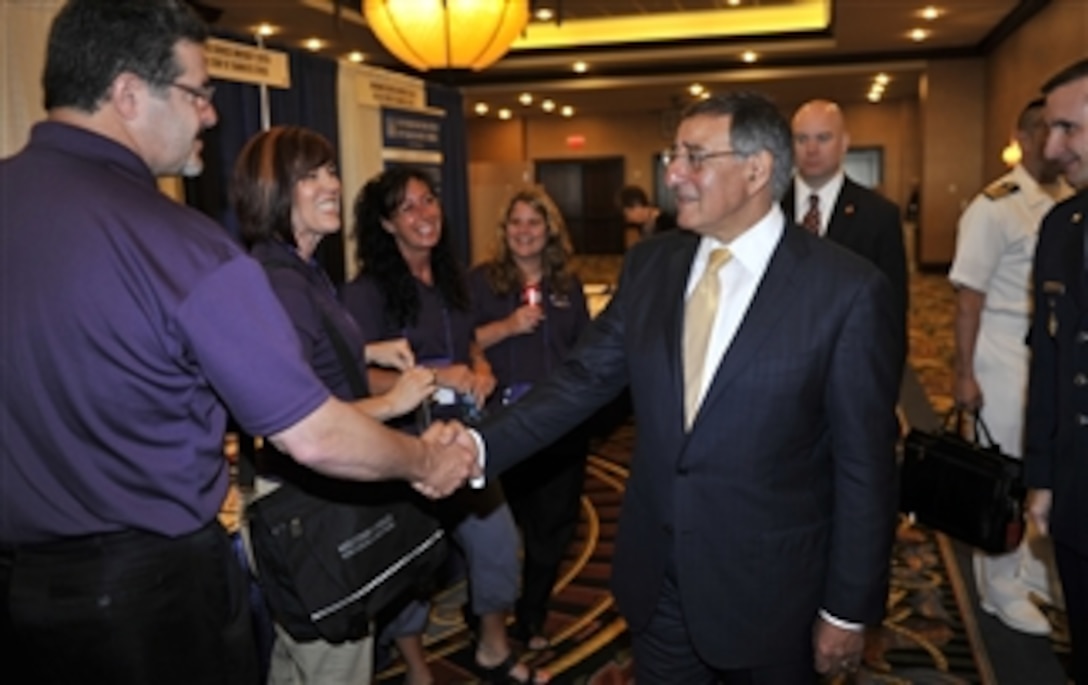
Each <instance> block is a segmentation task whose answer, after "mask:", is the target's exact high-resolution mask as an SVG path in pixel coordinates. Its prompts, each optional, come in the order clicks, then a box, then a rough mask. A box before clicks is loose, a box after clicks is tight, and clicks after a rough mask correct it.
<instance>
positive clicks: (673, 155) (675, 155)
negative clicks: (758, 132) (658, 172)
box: [661, 148, 743, 172]
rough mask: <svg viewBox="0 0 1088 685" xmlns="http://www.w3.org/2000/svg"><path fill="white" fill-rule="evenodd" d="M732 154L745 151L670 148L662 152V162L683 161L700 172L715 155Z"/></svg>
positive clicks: (726, 155)
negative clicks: (705, 150)
mask: <svg viewBox="0 0 1088 685" xmlns="http://www.w3.org/2000/svg"><path fill="white" fill-rule="evenodd" d="M730 155H737V156H743V153H740V152H737V151H736V150H719V151H717V152H704V151H702V150H688V149H686V148H685V149H681V150H678V149H676V148H668V149H667V150H663V151H662V152H661V163H662V164H663V165H665V166H669V165H670V164H672V163H673V162H679V161H683V162H684V163H685V164H687V165H688V168H689V169H691V170H692V171H695V172H698V171H701V170H702V168H703V164H704V163H705V162H706V160H708V159H714V158H715V157H728V156H730Z"/></svg>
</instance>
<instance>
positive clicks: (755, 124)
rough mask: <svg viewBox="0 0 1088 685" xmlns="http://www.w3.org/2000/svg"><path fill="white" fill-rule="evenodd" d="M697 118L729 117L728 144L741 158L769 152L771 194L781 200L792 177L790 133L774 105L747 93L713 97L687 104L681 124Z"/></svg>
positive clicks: (754, 94)
mask: <svg viewBox="0 0 1088 685" xmlns="http://www.w3.org/2000/svg"><path fill="white" fill-rule="evenodd" d="M697 116H712V117H729V118H730V125H729V144H730V145H731V146H732V148H733V149H734V150H736V151H737V153H738V154H739V155H740V156H742V157H751V156H752V155H754V154H756V153H758V152H761V151H763V150H766V151H767V152H769V153H771V159H772V160H773V168H772V169H771V192H772V194H773V195H774V200H775V202H778V201H779V200H781V199H782V196H783V195H785V194H786V190H787V189H788V188H789V186H790V180H791V177H792V175H793V134H792V133H791V132H790V125H789V122H787V121H786V118H785V117H784V116H783V115H782V112H781V111H779V109H778V107H777V106H776V105H775V104H774V102H772V101H771V100H770V99H769V98H768V97H767V96H765V95H763V94H761V93H754V92H748V91H738V92H733V93H726V94H724V95H712V96H710V97H709V98H707V99H706V100H699V101H698V102H695V103H693V104H691V105H689V106H688V107H687V108H686V109H685V110H684V111H683V112H682V113H681V115H680V121H684V120H686V119H691V118H692V117H697Z"/></svg>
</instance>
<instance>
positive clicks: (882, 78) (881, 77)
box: [873, 73, 892, 86]
mask: <svg viewBox="0 0 1088 685" xmlns="http://www.w3.org/2000/svg"><path fill="white" fill-rule="evenodd" d="M891 80H892V77H891V76H888V75H887V74H884V73H880V74H877V75H876V77H875V78H873V81H875V82H876V83H879V84H880V85H882V86H886V85H888V83H890V82H891Z"/></svg>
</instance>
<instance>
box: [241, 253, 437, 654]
mask: <svg viewBox="0 0 1088 685" xmlns="http://www.w3.org/2000/svg"><path fill="white" fill-rule="evenodd" d="M264 265H265V266H266V267H273V268H276V267H283V268H292V269H302V268H304V266H303V265H302V264H301V263H299V264H297V265H296V264H292V263H288V262H281V261H272V262H268V263H265V264H264ZM314 306H315V307H316V308H317V311H318V312H319V313H320V315H321V321H322V327H323V329H324V331H325V334H326V335H327V336H328V337H329V339H330V341H331V342H332V344H333V347H334V348H335V349H336V354H337V357H338V358H339V360H340V363H341V365H342V366H343V367H344V373H345V374H346V376H347V379H348V382H349V384H350V385H351V388H352V393H353V394H354V395H355V396H356V397H362V396H364V395H365V394H366V391H365V384H364V382H363V379H362V376H361V374H360V372H359V368H358V365H357V363H356V361H355V357H354V355H352V353H351V350H350V349H349V347H348V345H347V343H346V342H345V340H344V339H343V337H342V336H341V335H340V333H339V331H338V330H337V329H336V326H335V324H334V323H333V322H332V321H330V320H329V318H328V316H327V315H326V314H325V313H324V312H323V311H322V310H321V309H320V307H317V303H316V301H315V303H314ZM266 445H267V444H266ZM264 449H265V450H272V448H271V446H266V447H265V448H264ZM265 456H266V457H267V458H268V461H269V462H270V463H276V464H278V465H279V466H280V467H281V468H280V471H282V472H283V474H284V475H285V476H286V477H285V478H284V479H283V482H282V484H281V485H280V487H279V488H277V489H276V490H274V491H273V492H271V493H269V494H268V495H265V496H263V497H260V498H258V499H256V500H255V501H253V502H251V503H249V505H248V506H247V507H246V517H247V519H248V523H249V531H250V539H251V544H252V547H253V556H254V559H255V561H256V566H257V571H258V574H259V579H260V583H261V585H262V587H263V588H264V591H265V596H266V598H267V601H268V605H269V608H270V609H271V610H272V614H273V616H274V617H275V619H276V622H277V623H279V624H280V625H281V626H282V627H283V628H284V629H285V630H286V631H287V632H288V633H289V634H290V635H291V636H292V637H293V638H295V639H296V640H299V641H302V642H308V641H312V640H317V639H321V640H325V641H327V642H331V643H340V642H344V641H346V640H357V639H360V638H362V637H363V636H365V635H366V634H367V631H368V629H369V625H370V621H371V620H372V619H373V618H374V616H375V615H376V614H377V613H378V612H380V611H382V610H383V609H385V608H387V607H389V606H390V605H391V604H392V603H394V602H396V601H397V600H400V599H403V598H405V597H407V596H409V595H410V594H411V593H413V592H415V591H418V590H419V589H421V588H423V587H425V586H426V585H427V584H428V583H429V582H430V580H431V579H432V578H433V575H434V573H435V571H436V570H437V569H438V567H439V566H440V565H441V564H442V562H443V560H444V559H445V555H446V544H445V539H444V531H443V529H442V527H441V525H440V524H439V522H438V519H437V518H436V517H435V516H434V515H433V513H432V505H431V503H430V502H428V501H427V500H426V499H424V498H423V497H421V496H420V495H419V494H418V493H416V492H415V491H414V490H412V488H411V487H409V486H408V484H407V483H403V482H394V481H389V482H380V483H352V482H347V481H338V480H335V479H331V478H326V477H323V476H319V475H317V474H314V473H313V472H312V471H309V470H308V469H305V468H304V467H301V466H299V465H297V464H295V462H293V461H292V460H291V458H290V457H288V456H286V455H283V454H280V453H273V454H266V455H265Z"/></svg>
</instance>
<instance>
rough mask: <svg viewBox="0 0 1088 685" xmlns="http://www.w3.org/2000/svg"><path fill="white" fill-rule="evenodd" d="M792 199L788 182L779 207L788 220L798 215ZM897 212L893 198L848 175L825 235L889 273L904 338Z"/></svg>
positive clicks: (902, 252)
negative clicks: (900, 314) (787, 188)
mask: <svg viewBox="0 0 1088 685" xmlns="http://www.w3.org/2000/svg"><path fill="white" fill-rule="evenodd" d="M795 203H796V198H795V197H794V185H793V184H792V183H791V184H790V187H789V190H788V191H787V192H786V195H785V197H783V198H782V209H783V211H784V212H786V216H787V217H788V218H789V220H790V221H793V219H794V217H796V216H797V214H796V209H795V206H796V205H795ZM899 216H900V215H899V207H898V206H897V205H896V204H895V203H894V202H892V201H891V200H889V199H887V198H886V197H884V196H883V195H881V194H880V193H877V192H875V191H872V190H869V189H868V188H866V187H865V186H862V185H859V184H857V183H855V182H854V181H852V180H850V177H849V176H847V177H846V178H845V179H844V180H843V184H842V190H841V191H840V192H839V199H838V201H836V202H835V207H834V209H833V210H832V212H831V219H830V220H829V221H828V223H827V234H826V237H827V238H828V239H830V240H833V241H835V242H836V243H838V244H839V245H842V246H843V247H845V248H847V249H849V250H851V251H852V252H856V253H857V254H859V255H861V256H862V257H865V258H866V259H868V260H869V261H870V262H872V263H873V264H876V266H877V268H879V269H880V270H881V271H883V272H884V275H885V276H887V277H888V280H889V281H891V284H892V291H893V292H894V294H895V300H896V305H897V307H898V308H899V311H901V312H902V317H901V320H902V329H903V336H904V341H905V340H906V331H907V328H906V322H907V304H908V292H907V253H906V248H904V246H903V223H902V221H901V220H900V218H899Z"/></svg>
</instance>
